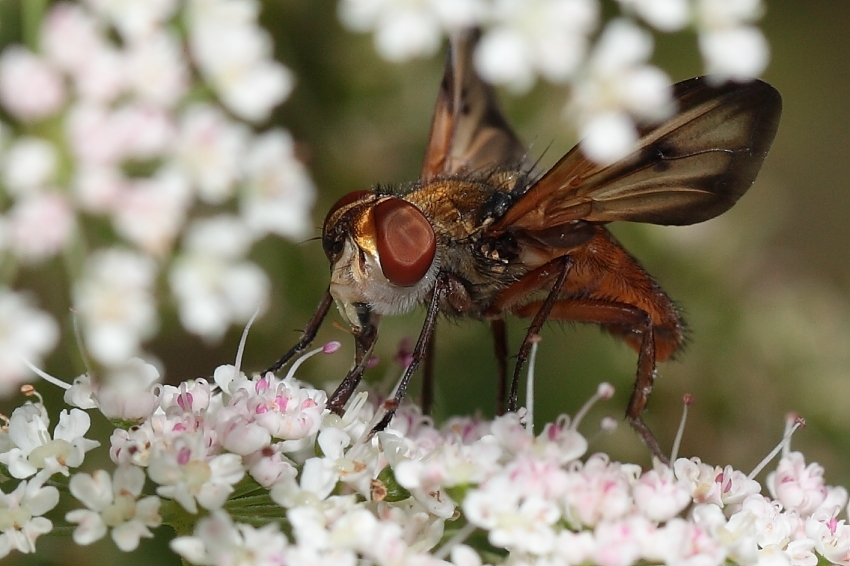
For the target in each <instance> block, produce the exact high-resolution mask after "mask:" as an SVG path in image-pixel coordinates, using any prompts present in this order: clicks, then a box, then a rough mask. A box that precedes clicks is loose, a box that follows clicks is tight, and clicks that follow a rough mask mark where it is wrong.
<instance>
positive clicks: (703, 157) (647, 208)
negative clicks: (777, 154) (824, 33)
mask: <svg viewBox="0 0 850 566" xmlns="http://www.w3.org/2000/svg"><path fill="white" fill-rule="evenodd" d="M674 96H675V99H676V102H677V104H678V111H677V113H676V114H675V115H674V116H673V117H672V118H671V119H669V120H667V121H666V122H664V123H662V124H660V125H648V124H642V125H639V128H638V129H639V134H640V141H639V145H638V149H637V150H636V151H635V152H634V153H632V154H631V155H630V156H628V157H627V158H625V159H623V160H621V161H619V162H617V163H614V164H613V165H608V166H603V165H598V164H596V163H593V162H592V161H590V160H589V159H588V158H586V157H585V156H584V155H583V154H582V152H581V148H580V147H579V146H577V147H575V148H573V150H572V151H570V152H569V153H568V154H567V155H565V156H564V157H563V158H561V160H560V161H558V163H556V164H555V166H554V167H552V168H551V169H550V170H549V171H547V172H546V173H544V174H543V175H542V176H541V177H540V179H539V180H537V181H536V182H535V183H533V184H532V185H531V186H530V187H529V188H528V190H527V191H526V192H525V193H524V194H522V195H521V196H519V197H518V199H517V201H516V202H514V203H513V205H512V206H511V207H510V209H509V210H508V211H507V212H506V213H505V215H504V216H502V217H501V218H500V219H499V220H498V221H497V222H496V223H494V225H493V226H492V227H491V229H490V230H492V231H496V232H499V231H504V230H526V231H530V232H534V231H539V230H546V229H548V228H551V227H553V226H560V225H563V224H565V223H567V222H571V221H574V220H585V221H589V222H612V221H616V220H628V221H632V222H648V223H652V224H671V225H685V224H695V223H697V222H702V221H704V220H708V219H709V218H714V217H715V216H717V215H719V214H721V213H723V212H725V211H726V210H728V209H729V208H730V207H731V206H732V205H733V204H735V202H736V201H737V200H738V198H740V197H741V195H743V194H744V193H745V192H746V191H747V189H749V188H750V186H751V185H752V183H753V181H755V179H756V176H757V175H758V172H759V169H761V165H762V163H763V162H764V158H765V156H766V155H767V151H768V149H770V145H771V143H772V142H773V138H774V136H775V135H776V130H777V128H778V126H779V116H780V114H781V111H782V100H781V98H780V96H779V93H778V92H777V91H776V89H774V88H773V87H772V86H770V85H769V84H767V83H765V82H762V81H753V82H749V83H743V84H733V83H730V84H726V85H722V86H714V85H713V84H712V82H711V81H710V80H709V79H706V78H705V77H700V78H695V79H690V80H687V81H684V82H681V83H678V84H676V85H675V86H674Z"/></svg>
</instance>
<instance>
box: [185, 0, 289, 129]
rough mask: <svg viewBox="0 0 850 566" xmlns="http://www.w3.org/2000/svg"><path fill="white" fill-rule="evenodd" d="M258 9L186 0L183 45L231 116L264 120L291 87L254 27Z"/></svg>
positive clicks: (225, 1)
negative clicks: (186, 37) (186, 35)
mask: <svg viewBox="0 0 850 566" xmlns="http://www.w3.org/2000/svg"><path fill="white" fill-rule="evenodd" d="M258 10H259V5H258V4H257V3H256V2H248V1H242V2H239V1H238V0H190V2H189V3H188V5H187V7H186V21H187V29H188V31H189V46H190V48H191V50H192V55H193V56H194V58H195V62H196V64H197V66H198V68H199V70H200V71H201V74H202V75H203V77H204V78H205V79H206V80H207V81H208V82H209V84H210V86H211V87H212V89H213V90H214V91H215V93H216V94H217V95H218V96H219V98H220V99H221V102H222V103H223V104H224V105H225V106H227V108H228V109H229V110H231V111H232V112H233V113H234V114H236V115H238V116H239V117H240V118H244V119H246V120H251V121H261V120H265V119H266V118H268V116H269V114H270V113H271V110H272V108H274V107H275V106H277V105H278V104H280V103H281V102H283V100H284V99H286V97H287V96H289V93H290V91H291V90H292V86H293V76H292V73H291V72H290V71H289V70H288V69H287V68H286V67H284V66H283V65H281V64H280V63H278V62H276V61H274V60H273V59H271V55H272V43H271V38H270V37H269V35H268V34H267V33H266V32H265V31H264V30H263V29H261V28H260V27H259V25H258V24H257V14H258Z"/></svg>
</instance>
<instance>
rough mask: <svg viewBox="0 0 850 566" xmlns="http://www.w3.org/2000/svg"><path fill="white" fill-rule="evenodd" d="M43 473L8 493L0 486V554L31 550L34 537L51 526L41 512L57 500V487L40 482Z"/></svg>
mask: <svg viewBox="0 0 850 566" xmlns="http://www.w3.org/2000/svg"><path fill="white" fill-rule="evenodd" d="M47 477H48V475H47V474H45V473H40V474H39V475H37V476H36V477H34V478H32V479H30V480H28V481H22V482H20V483H19V484H18V485H17V487H15V489H14V490H12V491H11V492H9V493H4V492H3V491H2V490H0V558H5V557H6V556H7V555H8V554H9V553H10V552H11V551H12V550H17V551H18V552H22V553H24V554H30V553H33V552H35V541H36V539H37V538H38V537H39V536H40V535H43V534H46V533H49V532H50V531H51V530H52V529H53V523H52V522H51V521H50V520H49V519H46V518H45V517H42V515H44V514H45V513H47V512H48V511H50V510H51V509H53V508H54V507H56V505H57V504H58V503H59V490H57V489H56V488H55V487H53V486H45V485H44V482H45V481H46V480H47Z"/></svg>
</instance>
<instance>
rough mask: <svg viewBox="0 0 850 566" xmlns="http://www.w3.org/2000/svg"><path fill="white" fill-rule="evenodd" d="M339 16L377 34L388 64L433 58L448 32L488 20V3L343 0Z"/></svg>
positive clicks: (469, 0) (347, 23) (468, 0)
mask: <svg viewBox="0 0 850 566" xmlns="http://www.w3.org/2000/svg"><path fill="white" fill-rule="evenodd" d="M338 10H339V17H340V20H342V23H343V24H344V25H345V26H347V27H348V28H350V29H352V30H356V31H373V32H374V34H375V47H376V49H377V50H378V53H379V54H380V55H381V56H382V57H383V58H384V59H386V60H388V61H405V60H408V59H410V58H413V57H423V56H428V55H433V54H434V53H435V52H436V51H437V50H438V49H439V48H440V45H441V44H442V40H443V35H444V32H450V31H453V30H457V29H461V28H467V27H473V26H475V25H477V24H479V23H480V22H482V21H484V19H485V17H486V16H487V14H488V6H487V3H486V2H485V1H484V0H343V1H342V2H340V3H339V4H338Z"/></svg>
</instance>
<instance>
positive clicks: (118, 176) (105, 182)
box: [71, 165, 130, 214]
mask: <svg viewBox="0 0 850 566" xmlns="http://www.w3.org/2000/svg"><path fill="white" fill-rule="evenodd" d="M71 189H72V190H73V193H74V200H75V201H76V202H77V204H79V206H80V207H81V208H82V209H83V210H86V211H88V212H92V213H95V214H105V213H110V212H112V211H113V210H115V209H116V207H117V206H118V204H119V202H120V199H121V196H122V195H123V194H124V193H125V192H126V191H128V190H129V189H130V181H129V180H128V179H127V178H125V177H124V175H123V174H122V173H121V170H120V169H118V168H117V167H112V166H109V165H104V166H101V165H90V166H80V167H78V168H77V170H76V171H75V174H74V178H73V180H72V182H71Z"/></svg>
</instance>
